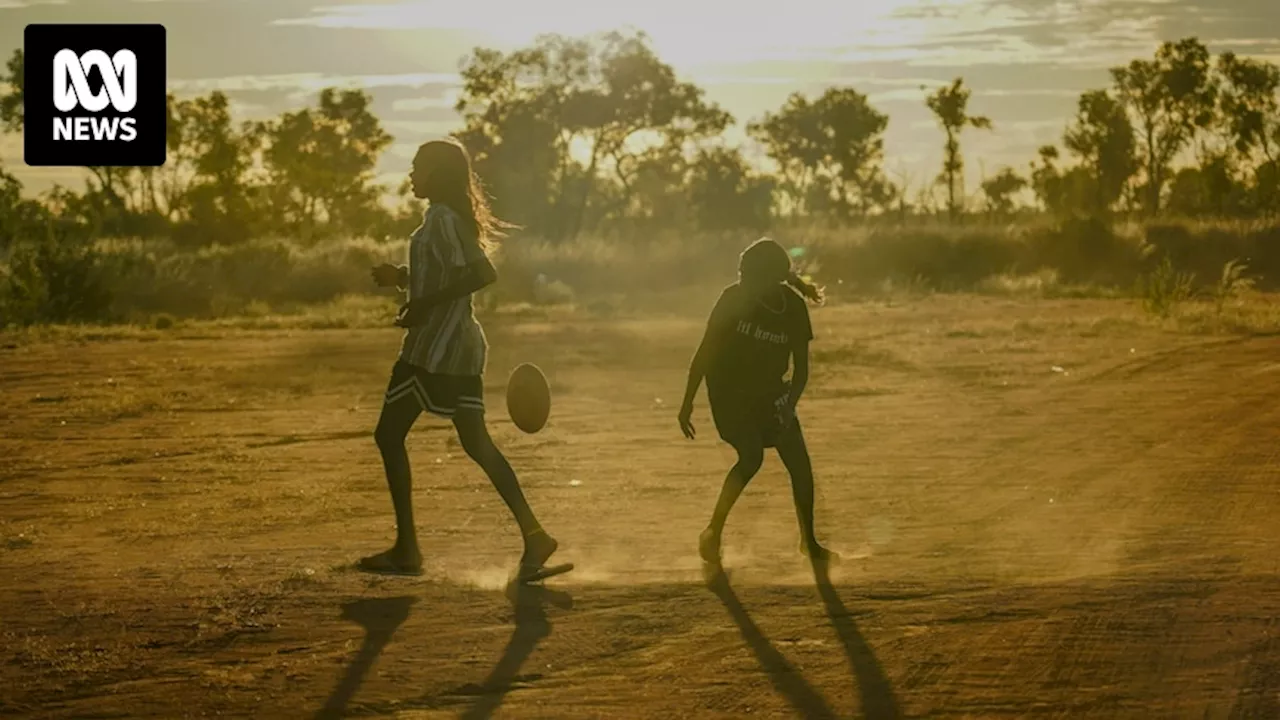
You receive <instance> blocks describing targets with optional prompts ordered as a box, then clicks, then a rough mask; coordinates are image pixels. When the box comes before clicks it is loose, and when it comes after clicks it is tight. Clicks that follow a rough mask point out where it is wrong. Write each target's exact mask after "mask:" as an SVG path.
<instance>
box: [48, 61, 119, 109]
mask: <svg viewBox="0 0 1280 720" xmlns="http://www.w3.org/2000/svg"><path fill="white" fill-rule="evenodd" d="M95 67H96V68H97V69H98V72H100V73H102V90H100V91H99V92H97V93H94V92H92V91H90V89H89V70H90V69H91V68H95ZM68 81H69V82H70V87H68ZM108 102H110V104H111V106H112V107H114V108H115V109H116V111H117V112H122V113H127V112H130V111H132V110H133V108H134V106H136V105H137V104H138V58H137V56H136V55H134V54H133V51H132V50H121V51H120V52H117V53H116V54H115V56H114V57H108V56H107V54H106V53H105V52H103V51H101V50H90V51H89V52H87V53H85V54H84V55H77V54H76V52H75V51H74V50H62V51H60V52H59V53H58V54H57V55H54V56H53V104H54V106H56V107H57V108H58V110H60V111H62V112H64V113H65V112H71V111H72V110H75V109H76V106H77V105H79V106H80V107H82V108H84V109H85V110H87V111H89V112H100V111H102V110H105V109H106V107H107V104H108Z"/></svg>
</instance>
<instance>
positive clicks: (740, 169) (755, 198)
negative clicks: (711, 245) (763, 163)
mask: <svg viewBox="0 0 1280 720" xmlns="http://www.w3.org/2000/svg"><path fill="white" fill-rule="evenodd" d="M773 186H774V182H773V179H772V178H769V177H765V176H761V175H758V174H756V173H754V172H752V171H751V168H750V166H748V164H747V160H746V158H744V157H743V156H742V152H741V151H739V150H737V149H732V150H731V149H727V148H712V149H709V150H703V151H702V152H700V153H699V154H698V157H697V159H696V160H695V161H694V163H693V166H692V172H691V173H690V177H689V180H688V188H689V192H688V202H689V203H690V204H691V205H692V206H693V208H694V213H695V222H696V223H697V226H698V228H699V229H701V230H709V231H723V230H741V229H746V230H754V231H763V230H765V229H766V228H768V226H769V222H770V220H771V219H772V214H773Z"/></svg>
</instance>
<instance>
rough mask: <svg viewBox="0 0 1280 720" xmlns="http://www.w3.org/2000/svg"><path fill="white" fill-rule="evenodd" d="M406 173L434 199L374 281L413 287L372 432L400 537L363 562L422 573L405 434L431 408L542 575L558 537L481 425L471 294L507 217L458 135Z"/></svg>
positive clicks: (436, 144)
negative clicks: (496, 212)
mask: <svg viewBox="0 0 1280 720" xmlns="http://www.w3.org/2000/svg"><path fill="white" fill-rule="evenodd" d="M409 179H410V182H411V184H412V185H413V194H414V196H415V197H418V198H422V199H426V200H427V201H429V203H430V205H429V206H428V209H427V212H426V215H425V217H424V219H423V222H422V225H421V226H419V227H418V229H417V230H415V231H414V233H413V235H412V236H411V237H410V240H409V265H408V267H403V266H401V267H396V266H394V265H386V264H384V265H379V266H378V267H375V268H374V269H373V277H374V281H375V282H377V283H378V285H380V286H382V287H392V286H395V287H398V288H401V289H406V288H407V290H408V295H409V301H408V302H407V303H406V304H405V305H404V306H402V307H401V308H400V312H399V314H398V315H397V317H396V325H398V326H400V327H403V328H405V329H406V331H405V334H404V341H403V344H402V345H401V349H400V357H399V359H398V361H397V362H396V364H395V367H394V368H393V369H392V371H391V382H390V383H389V384H388V385H387V393H386V398H385V400H384V403H383V406H382V416H381V417H380V418H379V419H378V427H377V430H375V431H374V438H375V439H376V441H377V443H378V449H379V450H380V451H381V453H382V462H383V465H384V466H385V469H386V473H387V484H388V485H389V486H390V488H391V501H392V503H393V505H394V506H395V512H396V543H395V545H394V546H393V547H392V548H391V549H390V550H387V551H386V552H383V553H379V554H377V555H373V556H371V557H367V558H364V559H362V560H360V562H359V563H358V566H359V567H360V569H362V570H366V571H368V572H376V573H387V574H397V575H419V574H421V573H422V553H421V551H420V550H419V548H418V537H417V533H416V531H415V529H414V523H413V497H412V483H411V479H410V473H409V456H408V453H407V452H406V451H405V444H404V441H405V437H406V436H407V435H408V434H409V428H411V427H412V426H413V423H414V421H416V420H417V419H418V416H419V415H420V414H421V413H422V412H423V411H424V410H425V411H426V412H429V413H431V414H433V415H437V416H439V417H443V418H449V419H451V420H452V421H453V425H454V427H455V428H456V429H457V431H458V440H459V442H460V443H461V445H462V449H463V450H464V451H465V452H466V453H467V455H468V456H469V457H470V458H471V459H472V460H474V461H475V462H476V463H477V464H478V465H479V466H480V467H481V468H482V469H483V470H484V472H485V474H486V475H488V476H489V480H490V481H491V482H492V483H493V486H494V487H495V488H497V490H498V493H499V494H500V495H501V496H502V499H503V500H504V501H505V502H506V504H507V507H508V508H510V510H511V513H512V514H513V515H514V516H515V519H516V522H517V523H519V525H520V531H521V532H522V533H523V534H524V555H523V557H522V558H521V560H520V570H519V573H518V578H519V579H520V580H529V579H531V578H534V577H536V576H538V575H539V573H540V572H541V571H542V569H543V567H544V566H545V564H546V561H547V559H548V558H550V557H551V554H552V553H554V552H555V551H556V547H557V543H556V541H555V540H554V539H552V538H551V536H549V535H548V534H547V533H546V532H545V531H543V529H542V526H541V525H540V524H539V523H538V520H537V518H535V517H534V514H533V510H532V509H530V507H529V503H528V502H527V501H526V500H525V497H524V493H523V492H522V491H521V489H520V483H519V481H518V480H517V479H516V475H515V472H514V471H512V469H511V465H510V464H509V463H508V462H507V459H506V457H504V456H503V454H502V451H500V450H499V449H498V448H497V446H495V445H494V443H493V440H492V439H491V438H490V437H489V430H488V428H487V427H486V426H485V421H484V384H483V381H482V376H483V374H484V369H485V361H486V355H487V352H488V343H487V341H486V340H485V335H484V331H483V330H482V329H481V327H480V323H479V321H477V320H476V317H475V314H474V312H473V308H472V303H471V296H472V294H473V293H475V292H476V291H478V290H480V289H482V288H484V287H486V286H488V285H490V284H492V283H493V282H494V281H495V280H497V277H498V276H497V272H496V271H495V270H494V267H493V264H492V263H490V262H489V257H488V254H487V250H488V241H489V239H490V238H493V237H497V236H500V235H501V234H502V230H503V229H505V228H509V227H511V226H510V225H507V224H506V223H503V222H501V221H500V220H498V219H497V218H495V217H494V216H493V214H492V213H491V212H490V211H489V206H488V204H487V202H486V201H485V197H484V193H483V192H482V191H481V189H480V186H479V182H478V179H477V178H476V176H475V174H474V173H473V172H472V170H471V160H470V158H469V157H468V155H467V152H466V150H465V149H464V148H463V147H462V145H461V144H460V143H458V142H456V141H453V140H452V139H450V140H437V141H432V142H428V143H426V144H424V145H423V146H422V147H420V148H418V152H417V154H416V155H415V156H414V160H413V169H412V172H411V173H410V176H409Z"/></svg>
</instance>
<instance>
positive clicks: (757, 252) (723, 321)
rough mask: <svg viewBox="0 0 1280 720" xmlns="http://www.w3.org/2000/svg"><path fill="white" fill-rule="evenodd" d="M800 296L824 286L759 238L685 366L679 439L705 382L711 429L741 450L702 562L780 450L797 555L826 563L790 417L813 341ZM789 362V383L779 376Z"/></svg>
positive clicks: (705, 535) (817, 294) (702, 546)
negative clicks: (768, 458)
mask: <svg viewBox="0 0 1280 720" xmlns="http://www.w3.org/2000/svg"><path fill="white" fill-rule="evenodd" d="M806 299H808V300H812V301H813V302H815V303H820V302H822V290H821V289H820V288H817V287H815V286H814V285H811V284H810V283H808V282H805V281H804V280H803V279H801V278H800V277H798V276H797V275H796V274H795V273H794V272H793V271H792V269H791V258H790V256H788V255H787V251H786V250H784V249H783V248H782V246H781V245H779V244H777V243H776V242H774V241H772V240H769V239H767V238H765V239H761V240H757V241H756V242H754V243H752V244H751V246H750V247H748V248H747V249H746V250H744V251H743V253H742V255H741V258H740V260H739V264H738V282H737V283H735V284H733V285H730V286H729V287H727V288H725V290H724V292H723V293H721V295H720V299H719V300H718V301H717V302H716V306H715V308H714V309H713V310H712V311H711V317H710V319H709V320H708V321H707V329H706V332H705V334H704V335H703V338H702V343H701V344H700V345H699V346H698V351H697V353H695V354H694V356H693V362H692V363H690V365H689V384H688V386H687V387H686V389H685V395H684V403H683V404H682V405H681V406H680V429H681V430H682V431H683V432H684V435H685V437H687V438H689V439H691V440H692V439H693V438H694V437H695V432H694V427H693V423H692V420H691V417H692V415H693V399H694V396H695V395H697V394H698V386H699V385H701V384H702V381H703V379H704V378H705V379H706V381H707V399H708V400H709V401H710V404H711V417H712V419H713V420H714V422H715V426H716V431H717V432H719V434H720V437H721V438H722V439H723V440H724V441H725V442H727V443H729V444H730V445H732V446H733V448H734V450H736V451H737V452H738V462H737V463H735V464H734V466H733V468H731V469H730V470H729V475H728V476H727V477H726V478H725V481H724V487H723V489H721V491H720V499H719V500H718V501H717V502H716V508H715V512H714V514H713V515H712V516H711V524H710V525H708V526H707V529H706V530H704V531H703V532H702V536H701V537H700V538H699V542H698V552H699V554H700V555H701V556H702V559H703V560H704V561H705V562H707V563H710V564H712V565H715V566H719V564H720V536H721V534H722V533H723V532H724V523H725V520H726V519H727V518H728V516H729V511H730V510H731V509H733V505H734V503H735V502H737V500H738V496H740V495H741V494H742V491H743V489H745V488H746V486H747V483H748V482H750V480H751V478H753V477H754V476H755V474H756V472H758V471H759V470H760V465H761V464H762V463H763V462H764V451H765V448H776V449H777V451H778V457H780V458H781V459H782V463H783V465H785V466H786V468H787V472H788V473H790V475H791V489H792V493H793V494H794V497H795V503H796V514H797V515H798V517H799V520H800V539H801V550H802V551H803V552H804V553H805V554H807V555H809V556H810V557H812V558H814V559H815V560H823V561H826V560H830V559H831V557H832V554H831V552H830V551H828V550H827V549H826V548H824V547H822V545H821V544H820V543H819V542H818V539H817V537H816V536H815V535H814V531H813V468H812V466H811V464H810V462H809V451H808V449H807V448H806V447H805V442H804V434H803V432H802V431H801V429H800V421H799V419H798V418H797V417H796V413H795V408H796V403H797V402H798V401H799V400H800V395H801V393H803V392H804V387H805V384H806V383H807V382H808V380H809V341H810V340H812V339H813V327H812V326H811V325H810V323H809V309H808V308H807V307H806V306H805V300H806ZM788 365H791V369H792V373H791V379H790V381H787V380H785V379H784V376H785V375H786V372H787V367H788Z"/></svg>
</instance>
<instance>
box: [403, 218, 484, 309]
mask: <svg viewBox="0 0 1280 720" xmlns="http://www.w3.org/2000/svg"><path fill="white" fill-rule="evenodd" d="M429 232H433V233H439V234H442V235H438V236H437V239H438V240H439V241H440V242H439V244H438V245H437V247H442V248H443V249H444V250H443V252H441V255H442V256H443V257H441V258H440V259H438V260H437V262H443V263H444V264H446V265H447V266H448V269H449V272H450V274H451V279H450V281H449V282H448V283H447V284H446V285H445V287H443V288H441V289H440V290H436V291H433V292H426V291H419V292H411V293H410V298H409V302H408V303H406V304H405V305H404V307H402V308H401V309H400V315H399V316H398V317H397V318H396V324H397V325H399V326H401V327H410V326H413V325H418V324H421V323H422V322H424V321H425V318H426V315H427V312H428V311H430V309H431V308H432V307H435V306H437V305H440V304H442V303H448V302H452V301H454V300H458V299H461V298H464V297H466V296H468V295H471V294H473V293H476V292H479V291H480V290H483V289H484V288H486V287H488V286H490V285H492V284H493V283H495V282H497V280H498V271H497V269H496V268H494V266H493V263H492V262H491V261H490V260H489V257H488V256H487V255H486V254H485V252H484V250H483V248H481V247H480V243H479V242H478V241H477V240H476V238H474V237H472V236H471V235H469V234H465V233H466V231H465V230H461V229H460V228H458V227H457V224H456V221H455V220H454V219H453V218H452V217H440V218H438V219H437V220H436V221H435V222H433V225H432V227H431V228H430V229H429ZM424 246H425V243H424Z"/></svg>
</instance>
